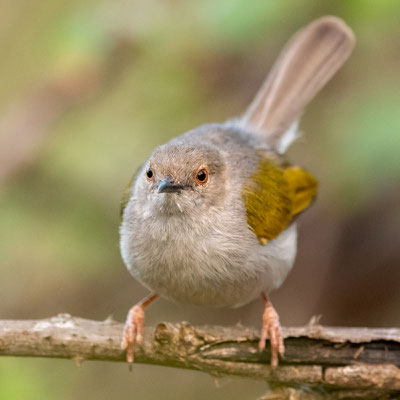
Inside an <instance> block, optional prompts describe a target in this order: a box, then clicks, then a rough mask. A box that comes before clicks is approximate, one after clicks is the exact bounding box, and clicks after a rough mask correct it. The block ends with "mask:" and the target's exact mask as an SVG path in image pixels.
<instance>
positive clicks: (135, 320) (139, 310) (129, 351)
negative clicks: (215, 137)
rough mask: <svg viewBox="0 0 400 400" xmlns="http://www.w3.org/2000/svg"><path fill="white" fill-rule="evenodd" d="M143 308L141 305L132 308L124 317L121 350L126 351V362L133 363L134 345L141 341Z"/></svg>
mask: <svg viewBox="0 0 400 400" xmlns="http://www.w3.org/2000/svg"><path fill="white" fill-rule="evenodd" d="M143 323H144V308H143V306H142V305H135V306H133V307H132V308H131V309H130V310H129V312H128V316H127V317H126V322H125V326H124V332H123V335H122V342H121V349H122V350H126V361H127V362H128V363H130V364H132V363H133V359H134V352H135V343H138V344H140V343H141V342H142V340H143Z"/></svg>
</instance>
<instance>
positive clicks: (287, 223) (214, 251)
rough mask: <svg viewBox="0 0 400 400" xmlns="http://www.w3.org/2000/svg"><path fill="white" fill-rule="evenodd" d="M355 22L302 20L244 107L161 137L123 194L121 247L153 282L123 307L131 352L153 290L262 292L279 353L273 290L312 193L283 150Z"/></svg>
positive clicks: (227, 299)
mask: <svg viewBox="0 0 400 400" xmlns="http://www.w3.org/2000/svg"><path fill="white" fill-rule="evenodd" d="M354 43H355V38H354V34H353V32H352V30H351V29H350V28H349V27H348V26H347V25H346V24H345V22H344V21H343V20H341V19H340V18H338V17H335V16H323V17H320V18H319V19H316V20H314V21H313V22H311V23H309V24H308V25H306V26H305V27H303V28H302V29H300V30H299V31H298V32H297V33H296V34H295V35H294V36H293V37H292V38H291V39H290V40H289V42H288V43H287V44H286V46H285V47H284V48H283V50H282V52H281V54H280V55H279V57H278V59H277V61H276V62H275V64H274V65H273V67H272V69H271V71H270V73H269V74H268V75H267V78H266V80H265V81H264V83H263V84H262V85H261V88H260V89H259V91H258V93H257V94H256V96H255V98H254V100H253V101H252V102H251V103H250V105H249V107H248V108H247V110H246V111H245V112H244V114H243V115H242V116H240V117H237V118H234V119H230V120H228V121H226V122H222V123H211V124H206V125H202V126H200V127H198V128H195V129H193V130H190V131H188V132H185V133H183V134H181V135H179V136H177V137H175V138H173V139H172V140H170V141H169V142H167V143H166V144H164V145H161V146H159V147H157V148H156V149H155V150H154V151H153V152H152V153H151V155H150V157H149V158H148V160H147V161H146V162H144V163H143V164H142V165H141V166H140V167H139V168H138V170H137V171H136V173H135V174H134V175H133V177H132V178H131V180H130V182H129V184H128V186H127V188H126V190H125V192H124V194H123V198H122V201H121V225H120V250H121V256H122V259H123V261H124V263H125V265H126V267H127V269H128V270H129V272H130V273H131V275H132V276H133V277H134V278H135V279H136V280H137V281H139V282H140V283H141V284H142V285H143V286H145V287H146V288H148V289H149V291H150V293H149V295H148V296H146V297H145V298H144V299H142V300H141V301H139V302H138V303H137V304H135V305H134V306H133V307H132V308H131V309H130V310H129V312H128V315H127V319H126V323H125V326H124V330H123V332H122V341H121V348H122V349H123V350H124V351H126V359H127V362H128V363H133V361H134V349H135V345H136V344H140V343H141V342H142V340H143V324H144V310H145V308H146V307H147V306H148V305H149V304H150V303H152V302H153V301H154V300H155V299H156V298H157V297H158V296H162V297H164V298H167V299H170V300H172V301H176V302H180V303H187V304H196V305H203V306H215V307H240V306H242V305H245V304H247V303H249V302H251V301H253V300H255V299H256V298H260V297H261V298H262V299H263V301H264V306H265V307H264V312H263V315H262V328H261V334H260V339H259V346H258V347H259V351H261V352H262V351H264V349H265V347H266V341H267V339H269V341H270V347H271V359H270V363H271V366H272V367H276V366H277V365H278V363H279V356H281V358H283V357H284V351H285V348H284V341H283V336H282V331H281V326H280V322H279V315H278V313H277V311H276V310H275V308H274V306H273V305H272V302H271V300H270V297H269V294H270V292H271V291H272V290H275V289H277V288H279V287H280V286H281V284H282V283H283V282H284V280H285V278H286V277H287V275H288V273H289V271H290V270H291V268H292V266H293V263H294V260H295V256H296V251H297V228H296V219H297V217H298V216H299V215H300V214H301V213H303V212H304V211H305V210H306V209H307V208H308V207H309V206H310V205H311V203H312V202H313V200H314V199H315V197H316V194H317V186H318V183H317V180H316V178H314V176H313V175H312V174H311V173H309V172H308V171H306V170H305V169H304V168H301V167H299V166H297V165H294V164H291V163H289V162H288V161H287V159H286V158H285V152H286V150H287V148H288V147H289V146H290V145H291V144H292V142H294V141H295V139H296V138H297V137H298V136H299V133H298V123H299V119H300V117H301V116H302V114H303V112H304V109H305V107H306V106H307V104H308V103H309V102H310V101H311V100H312V99H313V98H314V96H315V95H316V94H317V93H318V92H319V91H320V90H321V89H322V87H323V86H324V85H325V84H326V83H327V82H328V81H329V80H330V79H331V78H332V76H333V75H334V74H335V73H336V71H337V70H338V69H339V68H340V67H341V66H342V65H343V63H344V62H345V61H346V60H347V58H348V57H349V56H350V54H351V52H352V50H353V47H354Z"/></svg>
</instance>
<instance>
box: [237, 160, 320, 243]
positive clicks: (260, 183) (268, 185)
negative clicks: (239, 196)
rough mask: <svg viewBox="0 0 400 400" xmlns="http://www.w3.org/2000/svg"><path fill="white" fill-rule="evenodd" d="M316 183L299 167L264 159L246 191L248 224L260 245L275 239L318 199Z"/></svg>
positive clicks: (245, 200)
mask: <svg viewBox="0 0 400 400" xmlns="http://www.w3.org/2000/svg"><path fill="white" fill-rule="evenodd" d="M316 192H317V181H316V179H315V178H314V177H313V176H312V175H311V174H309V173H308V172H306V171H304V170H302V169H301V168H299V167H288V168H284V167H280V166H278V165H275V164H274V163H273V162H272V161H271V160H269V159H266V158H263V159H262V160H261V161H260V163H259V166H258V169H257V171H256V172H255V173H254V174H253V175H252V176H251V178H250V179H249V181H248V182H247V183H246V184H245V186H244V188H243V200H244V204H245V207H246V215H247V223H248V224H249V227H250V229H251V230H252V231H253V232H254V233H255V234H256V236H257V238H258V240H259V241H260V243H262V244H265V243H267V242H268V241H269V240H272V239H275V238H276V237H277V236H278V235H279V234H280V233H281V232H282V231H283V230H285V229H286V227H287V226H288V225H289V223H290V221H291V220H292V218H293V217H294V216H295V215H297V214H298V213H300V212H301V211H302V210H304V209H305V208H306V207H307V206H308V205H309V204H310V203H311V201H312V199H313V198H314V197H315V195H316Z"/></svg>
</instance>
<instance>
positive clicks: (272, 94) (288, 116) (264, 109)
mask: <svg viewBox="0 0 400 400" xmlns="http://www.w3.org/2000/svg"><path fill="white" fill-rule="evenodd" d="M354 42H355V39H354V35H353V32H352V31H351V29H350V28H349V27H348V26H347V25H346V24H345V23H344V22H343V21H342V20H341V19H339V18H337V17H332V16H327V17H322V18H319V19H317V20H316V21H314V22H312V23H311V24H309V25H308V26H306V27H305V28H303V29H301V30H300V31H299V32H297V33H296V34H295V35H294V36H293V38H292V39H291V40H290V41H289V43H288V44H287V45H286V46H285V48H284V49H283V51H282V53H281V55H280V56H279V58H278V60H277V61H276V63H275V65H274V66H273V68H272V70H271V72H270V74H269V75H268V77H267V79H266V81H265V82H264V84H263V86H262V87H261V89H260V90H259V92H258V93H257V95H256V97H255V99H254V100H253V102H252V103H251V104H250V106H249V108H248V109H247V111H246V113H245V114H244V116H243V117H242V119H241V120H240V124H241V125H242V126H244V127H246V128H247V129H250V130H252V131H254V132H256V133H259V134H262V135H266V136H268V137H269V139H270V143H271V146H272V147H273V149H274V150H275V151H277V152H279V153H282V152H284V151H285V150H286V148H287V147H288V145H289V144H290V140H291V138H292V139H294V138H295V136H296V135H295V134H293V132H292V133H291V134H290V129H291V127H292V130H293V126H295V124H296V123H297V121H298V120H299V118H300V117H301V115H302V113H303V111H304V109H305V107H306V106H307V104H308V103H309V102H310V101H311V100H312V99H313V97H314V96H315V95H316V94H317V93H318V92H319V91H320V90H321V89H322V87H323V86H324V85H325V84H326V83H327V82H328V81H329V80H330V79H331V77H332V76H333V75H334V74H335V72H336V71H337V70H338V69H339V68H340V67H341V66H342V65H343V63H344V62H345V61H346V60H347V58H348V57H349V56H350V53H351V52H352V50H353V47H354ZM286 133H288V134H287V135H285V134H286Z"/></svg>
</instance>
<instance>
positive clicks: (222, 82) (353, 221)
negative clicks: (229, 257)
mask: <svg viewBox="0 0 400 400" xmlns="http://www.w3.org/2000/svg"><path fill="white" fill-rule="evenodd" d="M0 7H1V12H0V49H1V62H0V294H1V297H0V299H1V301H0V318H2V319H23V318H42V317H48V316H52V315H55V314H57V313H61V312H63V313H71V314H72V315H76V316H81V317H86V318H91V319H105V318H106V317H107V316H109V315H112V316H113V317H114V318H115V319H117V320H120V321H123V320H124V318H125V314H126V312H127V310H128V308H129V307H130V306H131V305H132V304H133V303H134V302H136V301H138V300H139V299H140V298H141V297H142V296H144V295H145V294H146V290H145V289H144V288H142V287H141V286H140V285H139V284H138V283H136V282H135V281H134V280H133V278H130V276H129V274H128V272H127V271H126V269H125V267H124V266H123V263H122V261H121V259H120V255H119V249H118V225H119V200H120V197H121V193H122V192H123V189H124V187H125V185H126V183H127V181H128V180H129V178H130V176H131V174H132V173H133V171H135V169H136V167H137V166H138V165H139V163H141V162H143V161H144V160H145V159H146V158H147V156H148V155H149V154H150V152H151V150H152V149H153V148H154V147H155V146H157V145H159V144H162V143H164V142H166V141H167V140H168V139H170V138H172V137H173V136H175V135H177V134H179V133H182V132H183V131H185V130H187V129H190V128H192V127H194V126H196V125H198V124H201V123H204V122H213V121H223V120H225V119H227V118H230V117H232V116H235V115H238V114H240V113H241V112H242V111H243V110H244V109H245V107H246V105H247V104H248V103H249V102H250V100H251V99H252V97H253V96H254V94H255V92H256V90H257V88H258V87H259V86H260V84H261V82H262V80H263V79H264V77H265V76H266V73H267V72H268V70H269V68H270V67H271V65H272V63H273V61H274V60H275V58H276V57H277V55H278V52H279V51H280V49H281V48H282V46H283V45H284V43H285V42H286V41H287V40H288V38H289V37H290V35H292V34H293V33H294V32H295V31H296V30H297V29H298V28H300V27H301V26H303V25H305V24H306V23H308V22H310V21H311V20H313V19H315V18H317V17H319V16H322V15H324V14H334V15H338V16H341V17H342V18H344V19H345V20H346V22H347V23H348V24H349V25H350V26H351V27H352V28H353V30H354V31H355V34H356V37H357V46H356V49H355V51H354V54H353V56H352V57H351V58H350V59H349V61H348V62H347V63H346V65H345V67H344V68H343V69H342V70H341V71H340V72H339V73H338V74H337V75H336V77H335V78H334V79H333V80H332V81H331V82H330V83H329V84H328V86H327V87H326V88H325V89H324V90H323V92H322V93H321V94H320V95H319V96H318V97H317V99H316V100H315V101H314V102H313V103H312V104H311V105H310V107H309V108H308V110H307V113H306V114H305V116H304V118H303V120H302V124H301V129H302V131H303V132H304V136H303V138H302V139H300V140H299V141H298V143H297V144H296V145H295V146H293V148H292V149H291V150H290V151H289V158H290V159H291V160H293V161H294V162H296V163H298V164H300V165H302V166H304V167H306V168H307V169H309V170H310V171H312V172H313V174H314V175H315V176H316V177H317V178H318V179H319V181H320V192H319V198H318V201H317V202H316V203H315V205H314V206H313V207H312V209H311V210H310V211H309V212H307V213H305V214H304V215H303V216H302V217H301V218H300V220H299V230H300V232H299V251H298V258H297V262H296V265H295V267H294V269H293V271H292V273H291V275H290V276H289V278H288V279H287V281H286V282H285V284H284V285H283V286H282V288H281V289H280V290H279V291H277V292H276V293H273V294H272V300H273V302H274V304H275V306H276V308H277V310H278V311H279V313H280V316H281V321H282V323H283V324H284V325H301V324H304V323H306V322H307V321H308V320H309V319H310V317H311V316H312V315H315V314H321V315H322V316H323V317H322V320H321V321H322V323H324V324H332V325H345V326H350V325H367V326H388V327H389V326H399V325H400V313H399V309H400V73H399V71H400V25H399V15H400V2H399V1H398V0H385V1H380V2H378V1H376V0H364V1H359V0H346V1H318V2H317V1H312V0H309V1H306V0H304V1H293V0H280V1H275V0H219V1H213V0H203V1H184V0H163V1H161V0H113V1H108V2H107V1H103V0H92V1H91V0H86V1H82V0H57V1H51V0H37V1H34V2H33V1H28V0H16V1H11V0H1V1H0ZM261 312H262V304H261V301H259V302H254V303H253V304H250V305H248V306H246V307H243V308H240V309H236V310H214V309H206V308H200V307H191V306H184V305H176V304H172V303H169V302H167V301H165V300H162V299H161V300H158V301H157V302H155V303H154V304H153V305H152V306H151V308H149V309H148V312H147V319H146V323H147V324H156V323H157V322H159V321H161V320H168V321H180V320H188V321H190V322H192V323H197V324H200V323H210V324H234V323H236V322H238V321H241V322H242V323H243V324H245V325H249V326H256V327H258V326H259V324H260V318H261ZM267 388H268V387H267V384H266V383H263V382H255V381H246V380H242V379H223V380H221V381H220V382H219V383H218V384H216V382H215V381H214V379H213V378H211V377H209V376H207V375H204V374H201V373H198V372H191V371H184V370H177V369H169V368H162V367H155V366H146V365H136V366H135V367H134V371H133V373H129V372H128V368H127V367H126V365H123V364H115V363H109V364H108V363H99V362H84V363H83V365H82V366H81V367H80V368H79V369H78V368H77V367H76V366H75V365H74V363H73V362H72V361H65V360H39V359H16V358H1V359H0V399H39V398H40V399H72V398H74V399H78V398H79V399H80V398H82V399H96V400H101V399H110V398H117V397H120V398H132V399H149V400H151V399H157V400H159V399H165V400H166V399H188V398H190V399H204V398H212V399H256V398H257V397H258V396H260V395H262V394H263V393H264V392H265V391H266V390H267Z"/></svg>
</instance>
